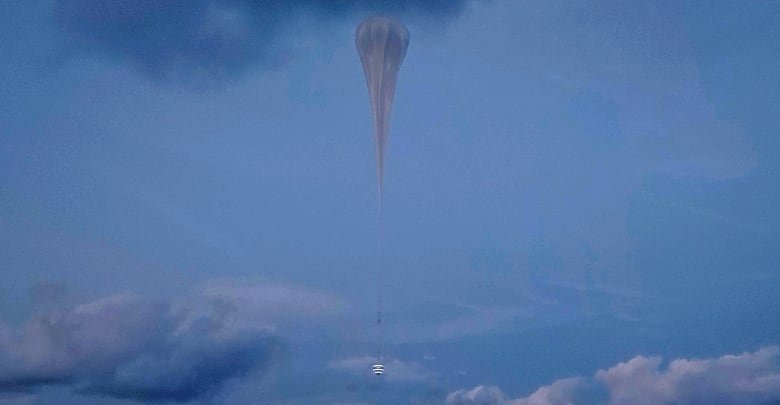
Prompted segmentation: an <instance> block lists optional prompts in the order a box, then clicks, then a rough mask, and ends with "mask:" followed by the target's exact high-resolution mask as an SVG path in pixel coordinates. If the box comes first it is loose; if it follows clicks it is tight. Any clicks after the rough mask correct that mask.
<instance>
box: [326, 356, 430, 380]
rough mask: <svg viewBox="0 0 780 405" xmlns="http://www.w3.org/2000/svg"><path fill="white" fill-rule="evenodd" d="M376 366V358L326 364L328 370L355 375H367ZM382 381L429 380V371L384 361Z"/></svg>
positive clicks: (365, 357)
mask: <svg viewBox="0 0 780 405" xmlns="http://www.w3.org/2000/svg"><path fill="white" fill-rule="evenodd" d="M373 364H376V357H372V356H357V357H349V358H346V359H341V360H334V361H331V362H329V363H328V368H329V369H331V370H338V371H343V372H347V373H350V374H356V375H369V372H370V371H371V365H373ZM384 366H385V374H384V376H383V378H384V379H386V380H388V381H393V382H419V381H426V380H429V379H431V377H432V376H433V375H432V374H431V372H430V371H428V370H426V369H425V368H424V367H423V366H422V365H420V364H418V363H415V362H405V361H401V360H398V359H385V360H384Z"/></svg>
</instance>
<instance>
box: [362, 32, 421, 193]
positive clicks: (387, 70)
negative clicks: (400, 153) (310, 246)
mask: <svg viewBox="0 0 780 405" xmlns="http://www.w3.org/2000/svg"><path fill="white" fill-rule="evenodd" d="M355 44H356V45H357V50H358V54H360V61H361V62H362V63H363V71H364V73H365V74H366V84H368V96H369V99H370V101H371V112H372V113H373V116H374V138H375V140H376V159H377V176H378V177H377V182H378V186H379V196H380V205H381V198H382V197H381V196H382V184H383V180H384V168H385V146H386V144H387V136H388V132H389V130H390V112H391V111H392V109H393V96H394V95H395V83H396V79H397V78H398V70H399V69H400V68H401V62H403V60H404V56H405V55H406V49H407V48H408V47H409V30H408V29H406V27H405V26H404V25H403V24H402V23H401V22H400V21H398V20H396V19H393V18H388V17H373V18H369V19H367V20H365V21H363V22H362V23H361V24H360V25H359V26H358V28H357V32H356V33H355Z"/></svg>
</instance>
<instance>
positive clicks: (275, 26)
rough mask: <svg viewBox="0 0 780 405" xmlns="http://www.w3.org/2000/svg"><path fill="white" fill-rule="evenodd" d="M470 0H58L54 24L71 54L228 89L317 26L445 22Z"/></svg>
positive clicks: (275, 60) (276, 60) (277, 59)
mask: <svg viewBox="0 0 780 405" xmlns="http://www.w3.org/2000/svg"><path fill="white" fill-rule="evenodd" d="M468 1H469V0H394V1H386V0H297V1H289V0H167V1H158V0H129V1H128V0H58V1H57V2H56V3H55V9H54V21H55V23H56V25H57V27H58V29H59V31H60V33H61V38H62V41H63V42H62V45H63V46H64V49H65V50H66V52H68V53H70V54H72V55H90V56H101V57H106V58H108V59H111V60H114V61H118V62H120V63H124V64H128V65H130V66H132V67H134V68H136V69H138V70H140V71H141V72H142V73H144V74H145V75H147V76H149V77H150V78H153V79H155V80H157V81H167V82H170V81H174V82H180V83H182V82H183V83H187V84H198V85H200V84H206V83H205V82H211V83H214V82H217V83H218V82H221V81H224V80H225V79H228V78H231V77H233V76H236V75H240V74H242V73H244V72H246V71H247V70H249V69H250V68H252V67H264V68H269V67H273V66H274V65H278V64H282V63H284V62H285V60H286V59H287V57H288V56H287V55H286V51H285V50H284V46H283V41H282V39H283V38H284V36H285V35H287V34H289V33H292V32H296V31H300V28H301V27H296V26H295V24H296V22H300V21H299V20H298V18H299V17H301V16H307V17H315V18H316V19H318V20H333V19H339V18H349V17H351V16H354V15H357V14H369V13H390V14H396V15H401V16H408V17H421V18H425V19H428V20H438V21H443V20H445V19H447V18H450V17H453V16H455V15H458V14H459V13H460V12H461V11H462V10H463V9H464V7H465V6H466V3H467V2H468Z"/></svg>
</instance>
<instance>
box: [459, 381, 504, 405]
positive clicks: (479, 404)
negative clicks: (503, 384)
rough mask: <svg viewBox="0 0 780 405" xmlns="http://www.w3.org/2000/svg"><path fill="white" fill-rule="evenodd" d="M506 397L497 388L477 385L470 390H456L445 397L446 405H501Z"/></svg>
mask: <svg viewBox="0 0 780 405" xmlns="http://www.w3.org/2000/svg"><path fill="white" fill-rule="evenodd" d="M506 403H507V398H506V395H504V392H503V391H501V389H499V388H498V387H490V386H484V385H478V386H476V387H474V388H473V389H471V390H458V391H455V392H452V393H450V394H449V395H447V405H502V404H506Z"/></svg>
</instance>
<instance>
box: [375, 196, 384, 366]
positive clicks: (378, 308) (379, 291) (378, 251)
mask: <svg viewBox="0 0 780 405" xmlns="http://www.w3.org/2000/svg"><path fill="white" fill-rule="evenodd" d="M382 222H383V221H382V190H381V187H380V190H379V218H378V221H377V238H376V240H377V244H376V257H377V266H376V268H377V270H376V292H377V298H376V328H377V355H376V359H377V364H382V341H383V336H382Z"/></svg>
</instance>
